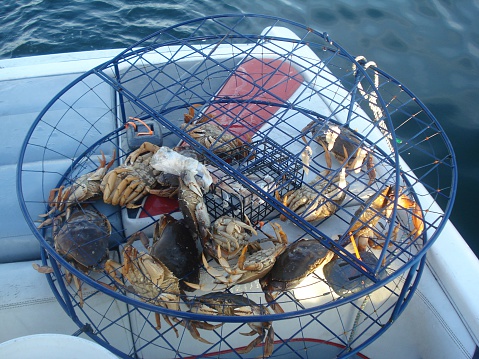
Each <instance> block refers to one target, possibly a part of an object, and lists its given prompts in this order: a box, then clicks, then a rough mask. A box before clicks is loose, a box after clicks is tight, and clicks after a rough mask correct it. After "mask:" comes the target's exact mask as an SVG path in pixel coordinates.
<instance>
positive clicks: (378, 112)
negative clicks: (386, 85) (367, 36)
mask: <svg viewBox="0 0 479 359" xmlns="http://www.w3.org/2000/svg"><path fill="white" fill-rule="evenodd" d="M354 60H356V62H358V63H359V61H364V62H365V64H364V65H362V67H363V68H364V69H365V70H367V69H368V68H369V67H371V66H373V67H377V65H376V63H375V62H374V61H367V60H366V58H365V57H364V56H357V57H356V58H355V59H354ZM352 68H353V73H354V75H355V76H356V75H357V67H356V63H354V62H353V64H352ZM373 71H374V88H375V89H376V90H378V89H379V72H378V71H376V70H374V69H373ZM358 90H359V93H360V94H361V96H362V97H363V98H364V99H365V100H367V101H368V104H369V108H370V109H371V111H372V112H373V114H374V121H375V122H377V124H378V128H379V130H380V131H381V133H382V134H383V135H384V138H386V139H387V145H388V147H389V149H390V150H391V152H394V148H393V146H392V144H391V140H392V136H391V133H390V131H389V130H388V128H387V126H386V123H385V122H384V118H385V117H386V116H385V115H384V112H383V110H382V107H381V106H379V105H378V96H376V95H375V94H374V91H371V92H370V93H367V92H366V91H364V88H363V85H362V84H361V81H358Z"/></svg>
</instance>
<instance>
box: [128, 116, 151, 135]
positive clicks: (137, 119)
mask: <svg viewBox="0 0 479 359" xmlns="http://www.w3.org/2000/svg"><path fill="white" fill-rule="evenodd" d="M129 119H130V120H133V121H138V122H139V123H141V124H142V125H143V126H145V127H146V128H147V129H148V132H138V136H151V135H153V131H152V130H151V128H150V126H148V125H147V124H146V123H145V121H143V120H140V119H139V118H138V117H129ZM128 126H133V128H134V129H135V130H136V129H137V126H136V123H135V122H132V121H128V122H127V123H125V128H128Z"/></svg>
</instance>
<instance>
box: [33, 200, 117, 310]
mask: <svg viewBox="0 0 479 359" xmlns="http://www.w3.org/2000/svg"><path fill="white" fill-rule="evenodd" d="M63 217H64V215H60V216H57V217H56V218H55V219H54V220H53V243H54V247H55V250H56V251H57V252H58V254H60V255H61V256H63V257H64V258H65V259H66V260H67V261H68V262H69V263H71V265H72V266H73V267H75V268H76V269H78V270H80V271H82V272H84V273H88V272H89V271H90V270H98V269H99V268H100V267H101V266H102V264H103V263H104V262H105V261H106V260H107V258H108V239H109V238H110V234H111V225H110V222H109V221H108V219H107V218H106V217H105V216H104V215H103V214H101V213H100V212H98V211H97V210H96V209H95V208H93V207H91V208H82V207H80V206H76V207H75V208H73V209H72V210H71V213H70V216H69V217H68V218H67V219H66V220H64V219H63ZM34 268H35V269H36V270H38V271H39V272H41V273H51V272H52V271H53V269H52V268H50V267H40V266H34ZM65 279H66V280H67V282H68V283H70V281H71V280H72V275H71V273H69V272H67V273H66V274H65ZM73 281H74V283H75V285H76V287H77V292H78V296H79V298H80V300H79V305H80V306H83V293H82V289H81V282H80V280H79V279H78V278H77V277H76V276H73ZM101 284H103V285H105V286H107V285H106V284H104V283H101Z"/></svg>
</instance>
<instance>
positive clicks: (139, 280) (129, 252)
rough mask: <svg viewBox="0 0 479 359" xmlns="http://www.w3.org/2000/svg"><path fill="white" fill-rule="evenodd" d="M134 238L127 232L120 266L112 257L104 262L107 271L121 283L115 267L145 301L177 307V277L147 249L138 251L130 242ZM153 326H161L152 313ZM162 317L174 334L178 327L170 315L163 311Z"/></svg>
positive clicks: (171, 307) (169, 307)
mask: <svg viewBox="0 0 479 359" xmlns="http://www.w3.org/2000/svg"><path fill="white" fill-rule="evenodd" d="M135 240H136V237H135V236H131V237H130V239H129V240H128V242H127V243H126V245H125V248H124V249H123V266H122V265H120V264H119V263H116V262H114V261H113V260H108V261H107V263H106V266H107V268H108V269H109V271H110V273H112V274H113V275H114V276H115V279H116V280H117V281H118V282H119V283H120V284H121V285H123V283H122V282H121V280H120V279H119V278H118V277H117V276H116V273H115V272H116V271H117V270H119V269H121V273H122V274H123V276H124V277H125V278H126V279H127V280H128V282H129V283H130V284H131V286H132V289H133V292H134V293H135V294H136V295H138V296H139V297H140V299H141V300H142V301H144V302H146V303H151V304H154V305H158V306H161V307H164V308H168V309H172V310H180V300H179V298H180V297H179V296H180V287H179V281H178V278H177V277H176V276H175V275H174V274H173V272H172V271H171V270H169V269H168V267H167V266H166V265H164V264H163V263H162V262H161V261H159V260H157V259H156V258H154V257H153V256H151V255H150V254H148V253H145V252H140V251H138V250H137V249H136V248H135V247H133V245H132V243H133V242H134V241H135ZM155 318H156V326H157V328H158V329H159V328H161V322H160V316H159V314H158V313H155ZM163 318H164V319H165V321H166V322H167V323H168V324H169V325H170V326H171V327H172V328H173V330H174V331H175V334H176V336H178V330H177V329H176V328H175V327H174V325H173V323H172V322H171V320H170V318H169V317H168V316H166V315H163ZM173 320H174V321H176V322H178V320H177V319H176V318H173Z"/></svg>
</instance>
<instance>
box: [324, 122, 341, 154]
mask: <svg viewBox="0 0 479 359" xmlns="http://www.w3.org/2000/svg"><path fill="white" fill-rule="evenodd" d="M340 133H341V129H340V128H339V127H338V126H330V127H329V129H328V131H326V142H327V143H328V151H331V150H332V149H333V147H334V143H335V142H336V138H338V136H339V134H340Z"/></svg>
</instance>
